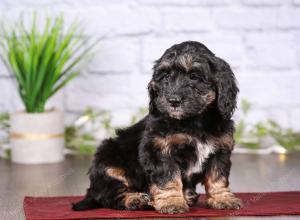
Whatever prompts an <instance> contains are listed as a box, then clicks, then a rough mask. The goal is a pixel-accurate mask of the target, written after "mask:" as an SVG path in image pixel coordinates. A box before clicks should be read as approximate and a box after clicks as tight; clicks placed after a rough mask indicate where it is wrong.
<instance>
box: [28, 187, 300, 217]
mask: <svg viewBox="0 0 300 220" xmlns="http://www.w3.org/2000/svg"><path fill="white" fill-rule="evenodd" d="M236 195H237V196H238V197H239V198H241V199H242V200H243V202H244V206H245V207H244V208H243V209H241V210H212V209H206V208H204V207H203V203H202V201H203V199H204V196H203V195H201V196H200V203H199V205H198V206H196V207H193V208H191V209H190V212H188V213H184V214H176V215H166V214H159V213H157V212H155V211H120V210H112V209H94V210H90V211H83V212H75V211H72V210H71V203H72V202H77V201H79V200H80V199H81V198H82V196H72V197H71V196H65V197H25V199H24V211H25V216H26V219H27V220H38V219H39V220H53V219H60V220H65V219H95V218H149V217H218V216H272V215H300V191H297V192H268V193H265V192H262V193H236Z"/></svg>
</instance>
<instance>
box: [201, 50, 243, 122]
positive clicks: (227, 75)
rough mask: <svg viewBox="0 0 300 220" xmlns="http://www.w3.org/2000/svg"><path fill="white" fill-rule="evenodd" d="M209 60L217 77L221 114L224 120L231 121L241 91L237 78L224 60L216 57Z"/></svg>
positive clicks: (209, 57)
mask: <svg viewBox="0 0 300 220" xmlns="http://www.w3.org/2000/svg"><path fill="white" fill-rule="evenodd" d="M207 58H208V61H209V64H210V68H211V70H212V72H213V74H214V76H215V77H214V78H215V83H216V87H217V93H218V98H217V101H218V103H217V105H218V109H219V112H220V114H221V115H222V117H223V118H224V119H230V118H231V116H232V114H233V112H234V110H235V108H236V99H237V93H238V91H239V89H238V87H237V85H236V79H235V76H234V74H233V72H232V70H231V68H230V66H229V64H228V63H226V62H225V61H224V60H222V59H220V58H218V57H216V56H214V55H209V56H207Z"/></svg>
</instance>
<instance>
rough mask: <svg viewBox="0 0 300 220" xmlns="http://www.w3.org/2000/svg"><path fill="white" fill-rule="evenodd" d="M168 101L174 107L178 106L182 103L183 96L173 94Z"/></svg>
mask: <svg viewBox="0 0 300 220" xmlns="http://www.w3.org/2000/svg"><path fill="white" fill-rule="evenodd" d="M168 101H169V103H170V104H171V106H172V107H178V106H179V105H180V103H181V98H180V97H179V96H171V97H170V98H169V99H168Z"/></svg>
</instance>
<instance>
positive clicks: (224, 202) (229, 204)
mask: <svg viewBox="0 0 300 220" xmlns="http://www.w3.org/2000/svg"><path fill="white" fill-rule="evenodd" d="M205 205H206V207H208V208H212V209H241V208H242V207H243V202H242V201H241V200H240V199H239V198H236V197H235V196H234V195H227V196H216V197H210V198H208V199H207V200H206V201H205Z"/></svg>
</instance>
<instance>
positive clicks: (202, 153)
mask: <svg viewBox="0 0 300 220" xmlns="http://www.w3.org/2000/svg"><path fill="white" fill-rule="evenodd" d="M213 153H215V146H214V145H212V144H209V143H201V142H199V141H198V142H197V144H196V148H195V154H196V160H194V161H190V162H189V166H188V169H187V171H186V172H185V173H186V176H187V177H191V176H192V175H193V174H197V173H201V172H202V171H203V168H204V164H205V162H206V161H207V159H208V158H209V157H210V156H211V155H212V154H213Z"/></svg>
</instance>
